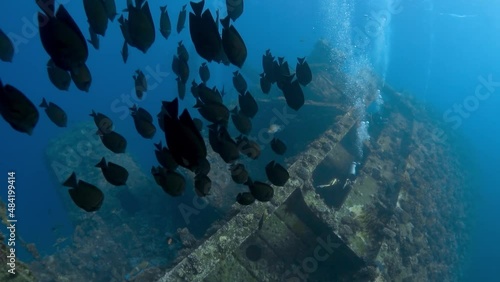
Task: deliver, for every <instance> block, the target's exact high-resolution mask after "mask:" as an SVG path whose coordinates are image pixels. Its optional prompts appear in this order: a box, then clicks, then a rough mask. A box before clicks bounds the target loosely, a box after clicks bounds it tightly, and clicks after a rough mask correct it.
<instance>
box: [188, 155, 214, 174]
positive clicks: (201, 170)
mask: <svg viewBox="0 0 500 282" xmlns="http://www.w3.org/2000/svg"><path fill="white" fill-rule="evenodd" d="M191 171H192V172H194V173H195V175H208V173H209V172H210V162H209V161H208V160H207V159H202V160H201V161H200V162H199V164H198V166H196V167H194V169H191Z"/></svg>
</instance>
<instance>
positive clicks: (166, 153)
mask: <svg viewBox="0 0 500 282" xmlns="http://www.w3.org/2000/svg"><path fill="white" fill-rule="evenodd" d="M155 147H156V150H155V155H156V160H158V162H159V163H160V165H161V166H163V167H164V168H166V169H167V170H175V169H177V167H178V166H179V165H178V164H177V163H176V162H175V160H174V157H173V156H172V153H171V152H170V150H169V149H168V148H167V147H162V145H161V141H160V142H159V143H158V144H155Z"/></svg>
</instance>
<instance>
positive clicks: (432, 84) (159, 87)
mask: <svg viewBox="0 0 500 282" xmlns="http://www.w3.org/2000/svg"><path fill="white" fill-rule="evenodd" d="M25 2H27V3H24V2H22V3H21V2H20V1H2V3H0V11H1V14H2V16H0V28H1V29H2V30H3V31H4V32H6V33H7V34H9V35H14V34H15V35H16V37H15V38H17V40H19V43H18V44H17V46H16V47H17V50H16V54H15V56H14V60H13V63H4V62H0V78H1V79H2V81H3V82H4V84H6V83H8V84H11V85H13V86H15V87H17V88H18V89H20V90H21V91H23V92H24V93H25V94H26V95H27V96H28V97H29V98H30V99H31V100H32V101H33V103H34V104H36V105H38V104H39V103H40V102H41V99H42V97H45V98H46V99H47V100H48V101H53V102H55V103H57V104H58V105H59V106H61V107H62V108H63V109H65V110H66V111H67V113H68V115H69V122H68V126H69V127H71V126H72V125H75V124H78V123H80V122H82V121H91V118H90V117H89V116H88V114H89V113H90V112H91V110H92V109H94V110H96V111H100V112H103V113H106V114H108V115H109V116H110V117H111V118H112V119H113V120H114V122H115V127H116V129H117V131H119V132H122V133H123V134H124V136H125V137H126V138H127V139H128V141H129V147H128V149H127V150H128V151H129V152H130V153H131V154H132V155H133V156H134V158H136V159H137V160H138V161H139V163H140V164H141V165H142V166H143V167H144V168H148V167H150V166H151V165H152V164H155V163H156V160H155V157H154V155H153V154H152V153H151V152H152V146H151V143H150V142H147V141H146V140H144V139H142V138H141V137H140V136H138V135H137V133H136V132H135V129H134V128H133V127H132V119H131V117H130V116H128V115H127V111H126V108H125V107H128V106H131V104H129V103H128V102H126V101H127V100H126V99H122V98H123V96H122V95H129V96H130V98H131V99H132V102H134V103H139V105H140V106H141V107H144V108H147V109H150V110H151V112H153V113H156V112H157V110H159V103H160V101H162V100H171V99H173V98H174V97H175V96H176V93H177V89H176V83H175V80H174V75H173V74H171V67H170V66H171V60H172V56H173V54H174V53H175V48H176V44H177V42H178V41H180V40H182V41H183V42H184V43H185V45H186V47H187V49H188V51H189V53H190V55H191V56H190V61H189V63H190V67H191V74H190V79H189V81H191V79H192V78H193V77H194V76H195V75H196V76H197V69H198V66H199V65H200V64H201V63H202V62H203V61H202V59H201V58H200V57H199V56H197V54H196V52H195V50H194V47H193V46H192V43H191V39H190V37H189V30H188V28H187V27H186V29H185V30H184V31H182V32H181V34H180V35H177V34H176V33H175V31H173V32H172V35H171V36H170V38H169V39H168V40H164V38H163V37H161V35H160V34H159V32H158V31H157V33H156V41H155V43H154V45H153V46H152V48H151V49H150V50H149V51H148V53H147V54H146V55H144V54H142V53H140V52H139V51H137V50H136V49H134V48H131V47H129V59H128V62H127V64H123V62H122V58H121V55H120V50H121V46H122V44H123V38H122V35H121V32H120V30H119V26H118V24H117V19H115V22H114V23H113V24H110V25H109V26H108V30H107V33H106V36H105V37H104V38H101V42H100V50H98V51H96V50H94V49H93V47H91V46H90V45H89V59H88V61H87V65H88V66H89V68H90V70H91V72H92V76H93V81H92V86H91V88H90V92H89V93H83V92H81V91H79V90H77V89H76V87H75V86H74V85H72V86H71V88H70V91H68V92H61V91H59V90H57V89H56V88H55V87H54V86H53V85H52V84H51V83H50V81H49V79H48V77H47V73H46V63H47V60H48V58H49V57H48V55H47V54H46V53H45V51H44V49H43V48H42V46H41V42H40V38H39V36H38V31H37V28H36V26H35V25H34V24H33V23H34V20H35V19H36V13H37V11H38V7H37V6H36V5H35V3H34V1H25ZM58 2H59V3H63V4H64V5H65V7H66V8H67V10H68V11H69V12H70V14H71V15H72V16H73V18H74V19H75V21H76V22H77V23H78V25H79V26H80V29H81V30H82V32H83V33H84V35H85V36H86V37H88V26H87V22H86V16H85V13H84V10H83V5H82V3H81V1H75V0H64V1H62V0H61V1H58ZM117 2H118V1H117ZM120 2H125V1H120ZM149 2H150V6H151V10H152V14H153V18H154V20H155V26H156V27H158V26H159V9H158V6H159V5H160V4H161V5H163V3H165V2H169V3H168V10H169V14H170V18H171V20H172V23H173V25H174V26H175V21H176V19H177V12H178V11H179V10H180V8H181V6H182V5H184V4H185V3H184V2H187V1H152V0H149ZM223 3H224V2H223V1H220V0H218V1H208V0H207V4H206V6H207V7H209V8H210V9H212V11H214V10H215V9H216V8H221V9H222V10H224V9H223V7H224V4H223ZM292 3H293V5H291V4H292ZM391 3H392V6H390V5H391ZM117 4H118V10H119V11H120V10H122V9H123V8H124V3H117ZM389 7H392V8H389ZM499 9H500V3H499V2H498V1H475V2H473V3H472V2H471V1H450V0H443V1H439V2H438V1H404V0H403V1H391V0H373V1H361V0H359V1H347V0H344V1H343V0H334V1H327V0H314V1H305V0H293V1H285V0H276V1H247V2H245V12H244V14H243V16H242V17H241V18H239V19H238V20H237V22H236V23H235V25H236V26H237V28H238V30H239V32H240V34H242V36H243V38H244V39H245V42H246V45H247V48H248V50H249V53H248V58H247V61H246V63H245V66H244V68H243V71H248V72H249V73H251V72H254V71H255V72H260V71H261V69H262V67H261V56H262V54H263V53H264V51H265V50H266V49H271V50H272V51H273V54H274V55H276V56H285V57H286V58H287V59H288V60H289V61H290V62H291V65H295V58H296V57H303V56H306V55H307V54H309V53H310V51H311V50H312V48H313V46H314V44H315V43H316V41H317V40H318V39H319V38H325V39H327V40H328V41H330V42H331V43H332V44H333V45H334V46H336V47H338V48H341V49H343V50H345V51H346V53H347V54H348V55H349V56H350V65H349V69H350V70H356V69H358V68H360V67H363V66H373V67H374V68H375V69H376V70H377V71H378V73H379V74H380V75H381V76H382V77H384V78H385V80H386V81H387V83H389V84H391V85H393V86H394V87H395V88H396V89H399V90H405V91H407V92H409V93H411V94H412V95H414V96H416V97H417V98H418V100H420V101H422V102H423V103H425V104H426V105H427V107H429V109H432V110H433V111H435V112H437V113H441V114H439V116H440V117H442V121H443V122H444V123H445V124H446V125H447V126H448V127H449V128H450V129H452V130H455V131H456V132H457V133H458V134H459V136H461V139H462V140H461V141H463V142H464V143H465V144H467V145H468V146H467V147H466V148H467V152H464V153H466V154H468V155H472V156H473V158H474V160H473V163H474V164H477V165H478V170H477V173H476V175H475V179H476V180H477V182H476V183H475V184H474V186H473V187H471V189H474V190H476V191H477V192H478V194H479V195H480V197H479V200H478V202H477V203H475V204H476V205H477V206H478V209H479V210H478V213H477V218H475V219H474V221H475V224H476V229H475V230H473V235H474V236H473V238H472V245H471V249H470V250H471V256H470V257H469V258H468V260H469V263H467V265H465V266H464V268H465V270H466V279H465V281H498V279H499V278H498V277H500V268H498V265H499V264H500V246H499V245H498V243H497V241H498V238H500V224H498V222H499V221H498V214H500V210H499V208H498V199H499V198H500V192H499V191H498V188H499V187H498V183H499V180H500V173H499V172H500V171H499V169H498V163H499V162H500V154H498V146H497V144H499V141H500V138H499V134H498V124H499V123H500V122H499V117H498V114H497V113H498V108H499V106H500V98H499V95H498V93H499V92H500V83H496V84H495V83H493V85H494V86H493V88H492V92H491V94H490V95H489V97H487V98H485V99H484V100H476V101H479V102H478V104H477V105H470V104H469V105H467V104H466V105H464V106H463V107H464V108H465V115H464V116H463V117H460V118H459V115H458V114H456V113H454V112H453V111H454V110H453V109H454V106H455V105H463V104H464V103H468V102H471V101H474V98H473V97H474V95H475V91H476V88H477V87H478V85H481V81H483V80H481V79H480V77H482V78H484V79H486V80H488V79H490V80H492V81H493V82H496V81H498V82H500V66H499V64H498V63H499V62H500V52H499V50H500V40H498V34H499V31H500V19H499V18H498V16H497V13H498V11H499ZM188 11H190V9H189V8H188ZM221 15H224V13H222V14H221ZM370 20H376V22H378V23H379V24H380V23H381V21H382V20H383V21H384V22H383V24H382V28H381V31H380V32H378V33H377V35H373V36H370V35H368V39H369V42H368V43H367V44H361V43H360V41H358V40H357V39H356V37H355V36H354V35H359V30H361V31H364V32H365V35H366V33H367V32H366V29H365V28H366V26H367V24H368V23H369V22H370ZM372 23H373V21H372ZM356 31H358V33H356ZM209 67H210V70H211V75H212V78H211V82H212V83H215V84H216V85H217V86H218V87H222V85H225V88H226V91H227V92H228V95H229V98H228V99H231V98H233V99H234V97H236V92H235V91H234V90H231V89H232V82H231V78H232V75H231V72H232V71H234V69H235V68H234V67H230V68H228V67H225V66H222V65H217V64H209ZM137 68H141V69H142V70H146V71H145V74H146V75H147V76H148V75H149V76H151V75H152V73H151V72H150V71H149V70H151V69H152V70H155V69H157V70H159V72H160V76H157V77H156V78H155V77H151V78H150V80H149V81H150V82H153V83H154V84H153V85H154V86H153V87H151V86H152V84H150V88H154V89H152V90H151V91H149V92H147V93H146V94H145V95H146V96H145V98H144V100H142V101H137V100H134V99H135V98H134V97H135V95H134V94H133V93H132V92H131V90H132V89H133V80H132V74H133V73H134V71H135V70H136V69H137ZM247 79H248V80H249V81H252V82H253V83H258V78H256V77H254V78H252V77H249V78H247ZM197 80H199V79H197ZM186 97H187V98H186V100H185V101H184V103H183V104H182V106H183V107H190V106H191V105H192V104H193V103H194V99H193V98H192V96H191V95H190V94H189V88H188V93H187V95H186ZM467 109H469V110H467ZM450 110H451V112H450ZM193 113H195V112H193ZM194 115H196V113H195V114H194ZM64 130H65V129H60V128H57V127H55V126H54V125H53V124H52V123H51V122H50V121H49V120H48V118H47V117H46V116H45V113H44V112H43V111H42V110H41V109H40V121H39V123H38V125H37V127H36V128H35V130H34V133H33V135H32V136H28V135H26V134H21V133H19V132H16V131H14V130H12V129H11V128H10V126H9V125H8V124H7V123H5V122H3V121H0V132H1V133H0V136H1V137H0V140H1V146H0V174H2V175H4V174H5V177H6V172H7V171H11V170H13V171H15V172H16V188H17V190H16V191H17V195H16V201H17V202H16V204H17V206H18V208H17V210H16V216H17V218H18V219H19V223H18V225H17V232H18V234H19V235H20V236H21V237H22V238H23V239H24V240H25V241H27V242H33V243H35V244H36V246H37V248H38V250H39V251H40V252H41V254H42V255H48V254H51V253H52V252H54V251H55V249H54V247H53V246H52V245H53V244H54V242H55V241H56V240H57V238H60V237H65V236H70V235H71V234H72V226H71V223H70V222H69V219H68V218H67V215H66V211H65V209H64V208H63V205H62V203H61V202H60V196H59V193H58V192H57V189H65V188H62V187H61V186H60V185H55V184H54V183H53V176H52V172H51V171H50V167H48V166H47V165H46V162H45V160H44V150H45V147H46V145H47V144H48V141H49V140H50V139H52V138H54V137H55V136H57V135H59V134H61V133H63V132H64ZM158 136H159V135H158ZM158 136H156V138H155V139H154V140H158ZM0 177H4V176H0ZM1 189H2V191H1V194H0V195H1V196H2V198H4V197H5V195H6V188H5V186H4V185H2V188H1ZM59 224H62V225H63V226H64V227H63V229H62V230H59V231H58V232H57V233H54V232H53V231H52V227H54V226H56V225H59ZM18 249H20V251H21V254H20V255H21V258H25V259H29V256H28V254H27V253H26V252H24V251H23V250H22V249H21V248H18Z"/></svg>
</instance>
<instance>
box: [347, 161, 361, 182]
mask: <svg viewBox="0 0 500 282" xmlns="http://www.w3.org/2000/svg"><path fill="white" fill-rule="evenodd" d="M358 165H359V163H358V162H352V163H351V166H350V167H349V176H348V178H349V180H351V181H354V179H355V178H356V172H357V171H356V167H357V166H358Z"/></svg>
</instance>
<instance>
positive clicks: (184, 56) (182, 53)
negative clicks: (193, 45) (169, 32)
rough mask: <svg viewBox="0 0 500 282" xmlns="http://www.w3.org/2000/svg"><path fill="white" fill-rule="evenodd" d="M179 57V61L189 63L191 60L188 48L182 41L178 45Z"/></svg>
mask: <svg viewBox="0 0 500 282" xmlns="http://www.w3.org/2000/svg"><path fill="white" fill-rule="evenodd" d="M177 57H179V60H182V61H184V62H187V61H188V60H189V53H188V51H187V49H186V46H184V44H183V43H182V40H181V41H179V43H177Z"/></svg>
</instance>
